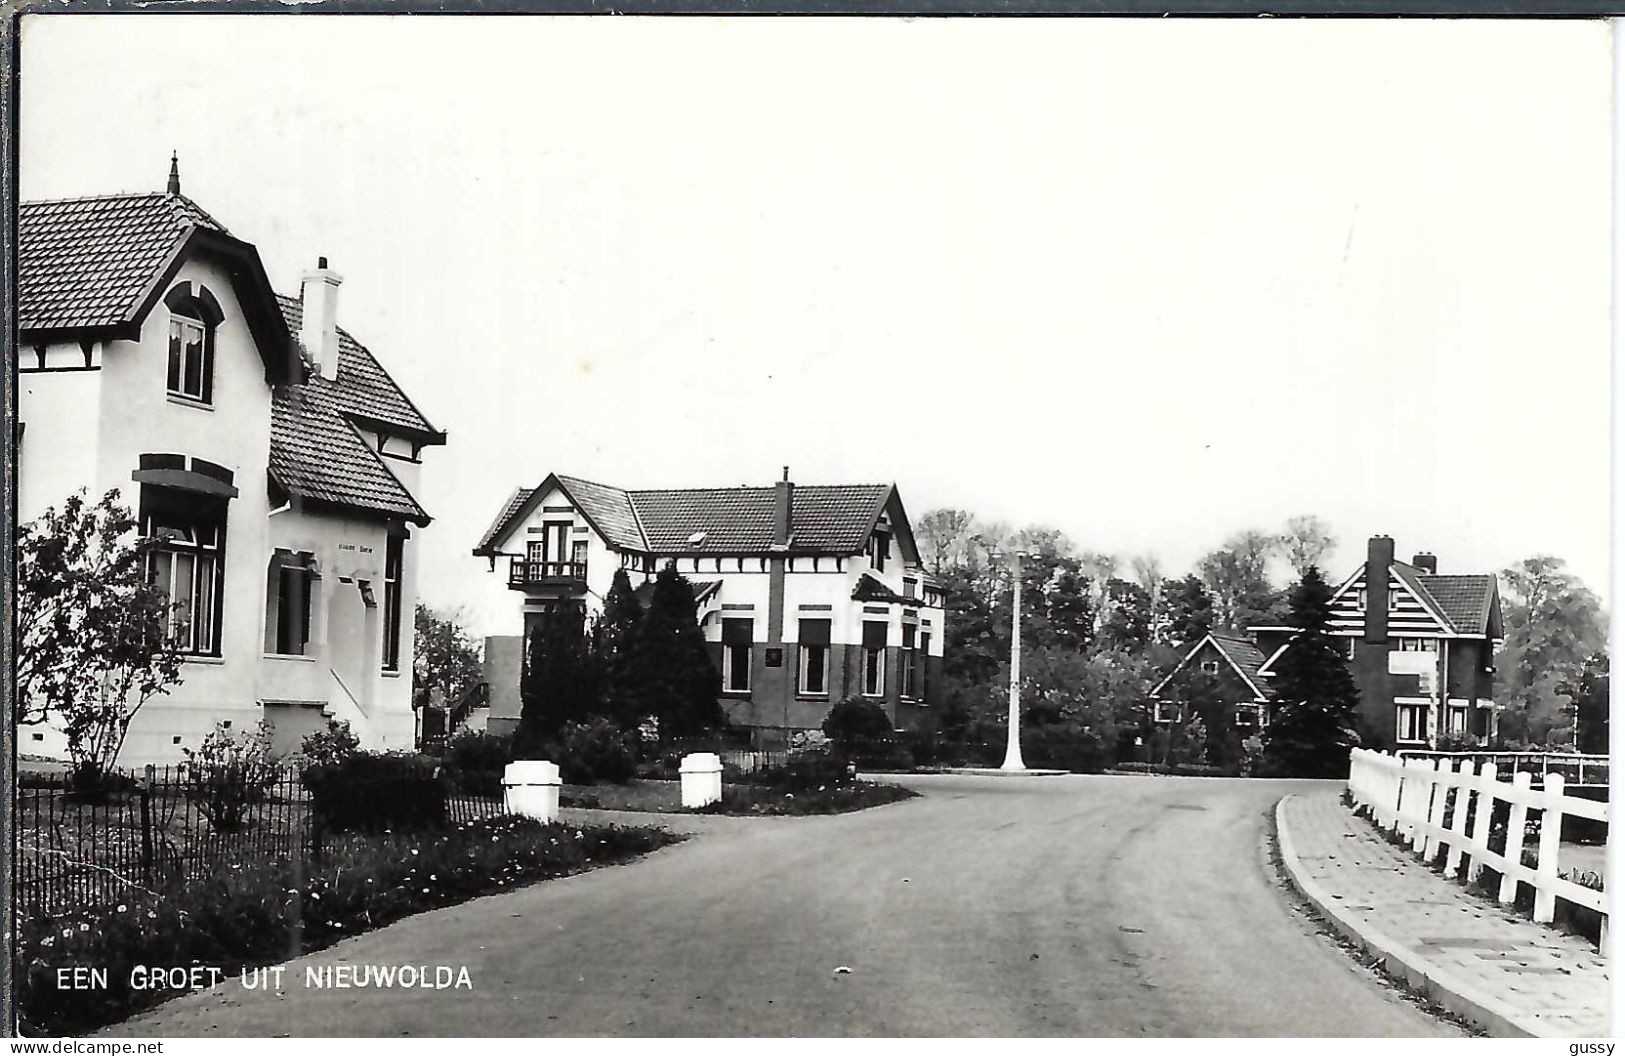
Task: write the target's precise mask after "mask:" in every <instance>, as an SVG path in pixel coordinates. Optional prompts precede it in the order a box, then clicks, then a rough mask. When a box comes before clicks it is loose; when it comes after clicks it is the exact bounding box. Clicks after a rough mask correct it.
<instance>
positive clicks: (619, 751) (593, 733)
mask: <svg viewBox="0 0 1625 1056" xmlns="http://www.w3.org/2000/svg"><path fill="white" fill-rule="evenodd" d="M635 736H636V735H635V734H629V733H627V732H626V731H625V730H622V729H621V728H620V727H619V726H617V725H615V724H614V723H613V722H610V721H609V720H608V719H604V718H593V719H589V720H588V721H586V722H572V723H569V724H567V725H566V726H565V727H564V729H562V730H561V731H559V738H558V742H557V745H556V747H555V749H554V750H553V751H552V752H551V753H549V757H550V758H553V759H555V760H557V762H558V764H559V776H560V777H561V778H562V779H563V781H564V783H565V784H567V785H595V784H599V783H601V782H602V783H608V784H614V785H624V784H626V783H627V782H628V781H630V780H632V775H633V773H634V772H635V771H636V769H637V761H638V757H637V753H636V751H634V749H633V744H634V743H635Z"/></svg>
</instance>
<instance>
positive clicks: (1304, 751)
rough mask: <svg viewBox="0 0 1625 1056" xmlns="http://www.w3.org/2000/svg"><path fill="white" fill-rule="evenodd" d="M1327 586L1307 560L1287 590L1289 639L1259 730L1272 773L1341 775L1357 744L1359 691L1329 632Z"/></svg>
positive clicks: (1279, 662) (1329, 598)
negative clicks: (1270, 707)
mask: <svg viewBox="0 0 1625 1056" xmlns="http://www.w3.org/2000/svg"><path fill="white" fill-rule="evenodd" d="M1331 601H1332V588H1331V586H1330V585H1329V584H1327V582H1326V580H1325V578H1324V577H1323V576H1322V575H1321V574H1320V570H1319V569H1318V568H1316V567H1314V566H1313V565H1311V566H1309V568H1308V569H1306V570H1305V571H1304V574H1303V578H1302V579H1301V580H1299V582H1298V586H1297V588H1296V589H1294V590H1293V592H1292V615H1291V618H1290V619H1291V626H1292V627H1294V628H1295V629H1296V632H1297V633H1296V634H1294V635H1293V637H1292V640H1291V643H1290V644H1289V645H1288V646H1287V648H1286V651H1285V652H1283V653H1282V654H1281V655H1280V657H1279V658H1277V659H1276V661H1275V677H1274V678H1273V679H1272V680H1271V686H1272V687H1273V689H1274V690H1275V695H1276V705H1275V708H1274V716H1273V718H1272V719H1271V721H1270V725H1269V727H1268V728H1267V729H1266V730H1265V731H1264V736H1263V740H1264V752H1265V758H1266V760H1267V761H1268V764H1269V767H1270V769H1271V771H1272V772H1273V773H1276V774H1281V775H1284V776H1289V777H1341V776H1344V775H1346V774H1347V773H1348V767H1349V751H1350V750H1351V749H1353V748H1357V747H1359V744H1360V735H1359V734H1358V733H1357V732H1356V731H1355V721H1356V720H1355V710H1356V708H1357V707H1358V706H1359V701H1360V694H1359V690H1358V689H1356V688H1355V685H1354V678H1353V676H1351V675H1350V674H1349V669H1348V664H1347V662H1346V660H1345V658H1344V656H1343V652H1342V650H1340V649H1339V648H1338V644H1337V640H1336V639H1335V638H1333V637H1332V636H1331V634H1330V633H1329V630H1328V624H1329V623H1330V621H1331Z"/></svg>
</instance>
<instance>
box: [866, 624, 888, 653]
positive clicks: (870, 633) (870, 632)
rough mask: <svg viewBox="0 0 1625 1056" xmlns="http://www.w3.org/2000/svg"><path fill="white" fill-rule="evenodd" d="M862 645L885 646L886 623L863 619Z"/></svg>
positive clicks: (882, 647)
mask: <svg viewBox="0 0 1625 1056" xmlns="http://www.w3.org/2000/svg"><path fill="white" fill-rule="evenodd" d="M863 647H864V648H865V649H884V648H886V625H885V624H884V623H880V622H879V621H876V620H864V621H863Z"/></svg>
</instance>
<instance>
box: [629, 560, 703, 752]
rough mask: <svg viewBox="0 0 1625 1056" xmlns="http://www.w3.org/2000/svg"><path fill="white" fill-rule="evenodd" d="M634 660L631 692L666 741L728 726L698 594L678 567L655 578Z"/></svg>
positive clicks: (670, 564)
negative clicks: (699, 617)
mask: <svg viewBox="0 0 1625 1056" xmlns="http://www.w3.org/2000/svg"><path fill="white" fill-rule="evenodd" d="M633 643H634V648H633V650H632V656H631V664H630V667H631V671H632V679H631V681H632V683H633V685H634V686H635V688H634V690H633V693H634V696H635V699H636V700H637V702H638V708H639V710H640V713H641V714H646V715H648V714H652V715H654V716H655V717H656V718H657V719H659V721H660V736H661V739H662V740H665V739H668V738H672V737H686V736H690V735H692V734H695V733H700V732H702V731H704V730H708V729H714V728H715V727H717V726H721V725H723V724H724V723H725V721H726V720H725V719H724V717H723V714H722V707H721V705H720V704H719V703H718V702H717V698H718V696H719V695H720V693H721V690H722V675H721V674H720V673H719V672H718V671H717V667H716V665H715V664H714V663H712V662H711V654H710V651H709V650H708V649H706V646H705V636H704V635H703V634H702V633H701V632H700V627H699V624H698V623H697V622H695V619H694V591H693V588H692V587H690V586H689V582H688V580H686V579H684V578H683V577H682V576H680V575H678V574H677V564H676V562H673V561H668V562H666V567H664V568H662V569H661V570H660V574H659V575H658V576H656V577H655V585H654V591H653V593H652V595H651V596H650V599H649V608H648V610H647V611H645V612H644V613H643V615H642V616H641V617H640V618H639V620H638V624H637V630H636V632H635V636H634V638H633Z"/></svg>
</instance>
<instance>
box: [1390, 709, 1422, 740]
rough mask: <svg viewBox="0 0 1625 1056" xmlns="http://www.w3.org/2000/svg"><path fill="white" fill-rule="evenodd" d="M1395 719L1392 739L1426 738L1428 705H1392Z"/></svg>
mask: <svg viewBox="0 0 1625 1056" xmlns="http://www.w3.org/2000/svg"><path fill="white" fill-rule="evenodd" d="M1394 711H1395V715H1396V721H1395V730H1394V739H1395V740H1398V741H1412V742H1424V741H1426V740H1427V739H1428V706H1427V705H1426V704H1398V705H1395V707H1394Z"/></svg>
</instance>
